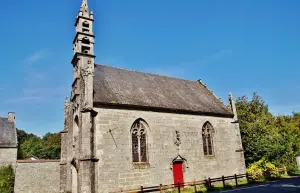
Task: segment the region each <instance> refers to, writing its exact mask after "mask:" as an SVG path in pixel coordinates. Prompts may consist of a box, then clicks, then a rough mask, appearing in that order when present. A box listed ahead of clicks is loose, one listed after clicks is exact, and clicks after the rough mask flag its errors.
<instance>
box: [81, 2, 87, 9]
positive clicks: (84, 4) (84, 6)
mask: <svg viewBox="0 0 300 193" xmlns="http://www.w3.org/2000/svg"><path fill="white" fill-rule="evenodd" d="M80 8H83V9H88V4H87V0H82V3H81V7H80Z"/></svg>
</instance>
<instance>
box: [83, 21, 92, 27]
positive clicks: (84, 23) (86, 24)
mask: <svg viewBox="0 0 300 193" xmlns="http://www.w3.org/2000/svg"><path fill="white" fill-rule="evenodd" d="M82 27H87V28H89V27H90V24H89V22H87V21H84V22H83V23H82Z"/></svg>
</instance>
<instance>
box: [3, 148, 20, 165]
mask: <svg viewBox="0 0 300 193" xmlns="http://www.w3.org/2000/svg"><path fill="white" fill-rule="evenodd" d="M17 152H18V149H17V148H0V166H3V165H9V164H11V165H12V166H13V167H14V166H15V163H16V160H17Z"/></svg>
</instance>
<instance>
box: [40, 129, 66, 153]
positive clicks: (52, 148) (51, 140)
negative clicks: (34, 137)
mask: <svg viewBox="0 0 300 193" xmlns="http://www.w3.org/2000/svg"><path fill="white" fill-rule="evenodd" d="M42 140H43V150H42V158H47V159H59V158H60V149H61V148H60V134H59V133H46V134H45V136H44V137H43V139H42Z"/></svg>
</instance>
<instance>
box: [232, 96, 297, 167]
mask: <svg viewBox="0 0 300 193" xmlns="http://www.w3.org/2000/svg"><path fill="white" fill-rule="evenodd" d="M236 107H237V113H238V118H239V121H240V128H241V135H242V142H243V146H244V151H245V154H244V155H245V160H246V164H247V165H248V166H249V165H250V164H252V163H254V162H258V161H259V160H261V159H262V158H263V157H264V158H266V160H267V161H270V162H272V163H274V164H275V165H276V166H279V167H280V166H284V165H286V167H287V169H288V171H289V172H292V171H293V170H295V168H296V161H295V157H296V156H297V155H299V153H300V151H299V150H300V114H299V113H293V114H292V115H284V116H281V115H278V116H274V115H272V113H271V112H269V109H268V106H267V105H266V104H265V101H264V100H263V99H262V98H261V97H260V96H259V95H258V94H257V93H254V94H253V96H252V99H251V100H249V99H248V98H247V97H246V96H243V97H239V98H238V99H237V100H236Z"/></svg>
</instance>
